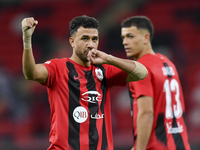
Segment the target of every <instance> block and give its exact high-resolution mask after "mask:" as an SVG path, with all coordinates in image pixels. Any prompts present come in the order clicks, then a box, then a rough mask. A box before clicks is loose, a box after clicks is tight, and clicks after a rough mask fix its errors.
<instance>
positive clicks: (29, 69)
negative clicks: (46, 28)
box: [22, 18, 48, 83]
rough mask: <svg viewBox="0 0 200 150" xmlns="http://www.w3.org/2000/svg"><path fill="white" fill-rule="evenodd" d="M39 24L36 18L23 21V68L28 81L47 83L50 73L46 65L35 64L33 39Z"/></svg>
mask: <svg viewBox="0 0 200 150" xmlns="http://www.w3.org/2000/svg"><path fill="white" fill-rule="evenodd" d="M37 24H38V22H37V21H36V20H34V18H25V19H23V21H22V33H23V46H24V50H23V56H22V67H23V73H24V76H25V78H26V79H28V80H33V81H37V82H40V83H45V82H46V81H47V77H48V71H47V69H46V67H45V66H44V65H42V64H35V59H34V56H33V52H32V45H31V37H32V34H33V32H34V29H35V26H36V25H37Z"/></svg>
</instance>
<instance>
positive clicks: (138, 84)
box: [129, 68, 153, 98]
mask: <svg viewBox="0 0 200 150" xmlns="http://www.w3.org/2000/svg"><path fill="white" fill-rule="evenodd" d="M147 69H148V68H147ZM129 89H130V91H131V92H132V96H133V97H134V98H138V97H139V96H141V95H144V96H150V97H153V86H152V74H151V71H150V70H149V69H148V75H147V77H146V78H144V79H143V80H140V81H135V82H129Z"/></svg>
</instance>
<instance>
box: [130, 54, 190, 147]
mask: <svg viewBox="0 0 200 150" xmlns="http://www.w3.org/2000/svg"><path fill="white" fill-rule="evenodd" d="M138 62H140V63H142V64H143V65H144V66H145V67H146V68H147V69H148V76H147V77H146V78H145V79H144V80H141V81H136V82H131V83H129V90H130V97H131V110H132V112H131V114H132V116H133V132H134V133H133V134H134V143H135V144H134V146H136V144H137V128H136V120H137V112H138V107H137V98H138V97H139V96H141V95H144V96H150V97H152V98H153V105H154V106H153V107H154V122H153V128H152V133H151V136H150V139H149V142H148V145H147V148H146V149H147V150H161V149H162V150H190V145H189V143H188V135H187V128H186V119H185V105H184V97H183V92H182V87H181V84H180V80H179V76H178V72H177V70H176V68H175V66H174V64H173V63H172V62H171V61H170V60H169V59H168V58H167V57H165V56H164V55H162V54H158V53H156V54H155V55H152V54H146V55H144V56H143V57H142V58H140V59H139V61H138Z"/></svg>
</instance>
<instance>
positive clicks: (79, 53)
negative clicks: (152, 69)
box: [22, 15, 148, 150]
mask: <svg viewBox="0 0 200 150" xmlns="http://www.w3.org/2000/svg"><path fill="white" fill-rule="evenodd" d="M37 24H38V22H37V21H36V20H34V18H25V19H23V21H22V32H23V46H24V51H23V73H24V76H25V77H26V79H28V80H33V81H37V82H39V83H41V84H43V85H45V86H46V87H47V91H48V97H49V103H50V108H51V131H50V137H49V141H50V143H51V145H50V147H49V148H48V150H61V149H62V150H106V149H107V150H113V139H112V126H111V112H110V88H111V87H112V86H124V85H125V84H126V82H130V81H137V80H141V79H143V78H145V77H146V76H147V74H148V71H147V69H146V68H145V67H144V66H143V65H142V64H140V63H138V62H136V61H132V60H125V59H120V58H117V57H114V56H112V55H108V54H106V53H104V52H101V51H99V50H97V47H98V43H99V35H98V25H99V24H98V21H97V20H96V19H95V18H92V17H88V16H85V15H84V16H78V17H75V18H74V19H73V20H72V21H71V22H70V35H71V37H70V38H69V42H70V44H71V46H72V49H73V54H72V56H71V57H70V58H63V59H52V60H49V61H46V62H45V63H43V64H36V63H35V60H34V56H33V52H32V46H31V37H32V34H33V32H34V29H35V27H36V25H37ZM47 24H48V23H47Z"/></svg>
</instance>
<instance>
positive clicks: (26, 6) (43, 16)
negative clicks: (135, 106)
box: [0, 0, 200, 150]
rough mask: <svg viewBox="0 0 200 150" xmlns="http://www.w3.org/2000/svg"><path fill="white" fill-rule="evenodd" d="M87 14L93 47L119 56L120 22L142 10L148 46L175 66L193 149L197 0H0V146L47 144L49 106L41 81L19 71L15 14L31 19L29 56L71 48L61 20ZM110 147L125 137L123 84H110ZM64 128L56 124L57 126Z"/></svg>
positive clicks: (127, 140)
mask: <svg viewBox="0 0 200 150" xmlns="http://www.w3.org/2000/svg"><path fill="white" fill-rule="evenodd" d="M84 14H86V15H89V16H93V17H95V18H97V19H98V20H99V22H100V45H99V49H100V50H103V51H105V52H107V53H110V54H113V55H115V56H119V57H122V58H126V56H125V52H124V50H123V46H122V40H121V37H120V36H121V35H120V31H121V30H120V22H121V21H122V20H123V19H126V18H127V17H129V16H131V15H145V16H147V17H149V18H150V19H151V21H152V22H153V24H154V28H155V35H154V39H153V41H152V46H153V49H154V50H155V51H156V52H160V53H162V54H164V55H166V56H167V57H168V58H170V60H172V62H174V64H175V65H176V66H177V70H178V72H179V75H180V79H181V83H182V86H183V92H184V96H185V104H186V120H187V126H188V134H189V141H190V144H191V147H192V150H200V144H199V143H200V59H199V56H200V1H199V0H167V1H166V0H1V1H0V150H44V149H47V147H48V146H49V142H48V136H49V129H50V109H49V103H48V99H47V93H46V88H45V87H43V86H41V85H40V84H38V83H35V82H32V81H27V80H25V78H24V77H23V74H22V50H23V47H22V33H21V21H22V19H23V18H24V17H29V16H33V17H34V18H35V19H37V20H38V21H39V24H38V26H37V27H36V30H35V32H34V35H33V39H32V41H33V50H34V56H35V59H36V62H37V63H42V62H44V61H45V60H48V59H51V58H55V57H58V58H61V57H69V56H71V53H72V49H71V47H70V45H69V43H68V38H69V21H70V20H71V19H72V18H73V17H75V16H78V15H84ZM111 99H112V121H113V136H114V145H115V150H126V149H127V150H128V149H130V148H131V145H132V130H131V118H130V105H129V104H130V102H129V97H128V91H127V87H125V88H121V87H116V88H114V89H113V90H112V94H111ZM63 130H64V129H63Z"/></svg>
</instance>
